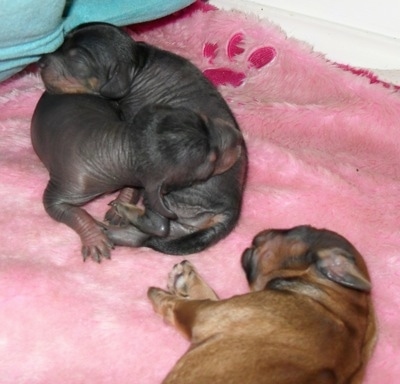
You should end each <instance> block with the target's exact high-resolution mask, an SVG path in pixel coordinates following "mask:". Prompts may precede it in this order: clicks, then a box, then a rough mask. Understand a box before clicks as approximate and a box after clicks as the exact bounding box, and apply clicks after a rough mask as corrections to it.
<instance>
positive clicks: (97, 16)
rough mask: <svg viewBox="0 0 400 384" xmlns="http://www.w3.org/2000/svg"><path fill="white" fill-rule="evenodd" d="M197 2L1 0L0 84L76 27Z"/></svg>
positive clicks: (121, 21)
mask: <svg viewBox="0 0 400 384" xmlns="http://www.w3.org/2000/svg"><path fill="white" fill-rule="evenodd" d="M193 2H194V0H0V81H1V80H4V79H6V78H7V77H9V76H11V75H13V74H14V73H16V72H18V71H20V70H21V69H23V68H24V67H25V66H26V65H28V64H30V63H33V62H35V61H37V60H38V58H39V57H40V56H41V55H42V54H44V53H48V52H52V51H54V50H55V49H56V48H58V46H59V45H61V43H62V41H63V38H64V34H65V33H67V32H68V31H70V30H71V29H72V28H74V27H76V26H77V25H79V24H81V23H85V22H90V21H104V22H109V23H112V24H115V25H118V26H123V25H129V24H134V23H139V22H144V21H149V20H154V19H157V18H160V17H163V16H166V15H169V14H171V13H173V12H175V11H177V10H179V9H182V8H184V7H186V6H187V5H189V4H191V3H193Z"/></svg>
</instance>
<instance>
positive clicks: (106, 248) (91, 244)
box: [43, 183, 114, 263]
mask: <svg viewBox="0 0 400 384" xmlns="http://www.w3.org/2000/svg"><path fill="white" fill-rule="evenodd" d="M43 203H44V207H45V209H46V212H47V213H48V214H49V216H50V217H52V218H53V219H54V220H56V221H59V222H61V223H64V224H66V225H68V226H69V227H70V228H72V229H73V230H74V231H75V232H76V233H77V234H78V235H79V236H80V238H81V242H82V256H83V260H84V261H86V259H87V258H89V257H90V258H91V259H93V260H94V261H97V262H98V263H100V262H101V260H102V258H106V259H110V258H111V252H110V250H111V249H112V248H113V247H114V245H113V243H112V241H111V240H110V239H109V238H108V237H107V236H106V235H105V233H104V232H103V230H102V228H101V227H100V226H99V225H98V224H97V222H96V220H94V218H93V217H92V216H90V215H89V214H88V213H87V212H86V211H85V210H83V209H82V208H80V207H78V206H75V205H72V204H69V203H67V202H65V201H63V200H62V199H61V198H58V197H57V194H55V193H54V191H53V189H52V186H51V184H50V183H49V185H48V186H47V188H46V190H45V192H44V195H43Z"/></svg>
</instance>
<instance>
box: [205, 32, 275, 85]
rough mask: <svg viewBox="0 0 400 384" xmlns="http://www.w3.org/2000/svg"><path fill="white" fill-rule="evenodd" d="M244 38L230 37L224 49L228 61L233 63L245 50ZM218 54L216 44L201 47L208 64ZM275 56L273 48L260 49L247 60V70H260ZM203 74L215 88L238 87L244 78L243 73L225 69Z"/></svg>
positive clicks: (206, 71)
mask: <svg viewBox="0 0 400 384" xmlns="http://www.w3.org/2000/svg"><path fill="white" fill-rule="evenodd" d="M243 40H244V36H243V34H242V33H236V34H235V35H233V36H232V37H231V39H230V40H229V42H228V45H227V47H226V54H227V56H228V58H229V60H230V61H234V60H235V58H236V57H237V56H239V55H242V54H243V53H244V51H245V49H244V48H243V46H242V42H243ZM217 54H218V44H213V43H205V44H204V47H203V55H204V57H206V58H208V62H209V63H210V64H212V63H213V61H214V59H215V58H216V57H217ZM275 56H276V51H275V49H274V48H273V47H261V48H258V49H256V50H255V51H253V52H252V53H251V54H250V55H249V57H248V58H247V66H248V68H255V69H260V68H262V67H264V66H265V65H267V64H268V63H270V62H271V61H272V60H273V59H274V58H275ZM203 74H204V75H205V76H206V77H207V78H208V79H209V80H210V81H211V82H212V83H213V84H214V85H216V86H218V85H232V86H233V87H238V86H240V85H241V84H242V83H243V81H244V80H245V78H246V74H245V73H244V72H238V71H234V70H233V69H230V68H227V67H220V68H209V69H206V70H204V71H203Z"/></svg>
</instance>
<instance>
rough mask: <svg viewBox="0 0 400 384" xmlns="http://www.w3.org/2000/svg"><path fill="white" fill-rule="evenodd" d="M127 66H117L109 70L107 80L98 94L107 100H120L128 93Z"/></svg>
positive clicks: (128, 78)
mask: <svg viewBox="0 0 400 384" xmlns="http://www.w3.org/2000/svg"><path fill="white" fill-rule="evenodd" d="M129 67H130V66H129V65H128V64H118V65H117V66H115V67H114V68H112V69H111V70H110V73H109V76H108V80H107V81H106V82H105V83H104V84H103V86H102V87H101V88H100V90H99V93H100V95H101V96H103V97H106V98H107V99H120V98H122V97H124V96H125V95H126V94H127V93H128V92H129V87H130V84H131V77H130V71H129Z"/></svg>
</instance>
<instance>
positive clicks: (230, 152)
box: [40, 23, 247, 255]
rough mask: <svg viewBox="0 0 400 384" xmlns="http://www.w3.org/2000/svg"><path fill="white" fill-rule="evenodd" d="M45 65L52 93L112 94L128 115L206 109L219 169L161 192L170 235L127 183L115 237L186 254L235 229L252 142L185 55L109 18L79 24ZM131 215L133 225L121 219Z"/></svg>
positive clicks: (115, 212) (113, 220) (115, 208)
mask: <svg viewBox="0 0 400 384" xmlns="http://www.w3.org/2000/svg"><path fill="white" fill-rule="evenodd" d="M40 66H41V75H42V78H43V82H44V84H45V86H46V89H47V91H48V92H50V93H74V94H76V93H89V94H94V95H98V96H101V97H102V98H105V99H111V100H113V101H115V102H116V103H117V105H118V108H119V111H120V112H121V116H122V117H123V119H124V120H126V121H131V119H132V118H134V116H136V115H137V113H138V111H140V110H141V109H142V108H143V106H153V105H160V106H163V107H166V108H171V109H173V110H175V111H176V112H177V113H182V112H183V111H189V113H191V114H195V115H196V116H200V117H201V119H202V120H203V121H204V123H205V126H206V128H207V130H208V132H209V137H210V143H211V147H212V148H213V150H214V151H215V154H216V157H215V161H214V163H213V173H212V175H211V177H209V178H208V179H207V180H204V181H202V182H199V183H194V184H193V185H188V186H186V187H185V188H180V189H179V190H178V189H173V190H172V189H168V190H166V191H165V192H166V193H165V194H163V199H162V200H160V199H158V202H161V203H162V204H159V207H161V208H164V210H163V212H161V209H159V210H158V212H159V213H161V214H162V215H163V216H164V217H166V218H168V219H171V220H170V221H169V222H168V223H167V226H166V227H163V230H162V232H163V235H162V236H160V235H155V236H153V234H156V233H159V232H160V226H159V223H158V220H157V219H156V220H155V224H153V221H152V220H147V219H146V220H144V222H143V219H142V216H143V212H142V211H141V210H140V209H138V207H137V206H136V203H137V195H136V193H135V192H134V190H133V189H132V188H131V187H129V186H127V187H126V188H124V189H122V191H121V193H120V195H119V197H118V198H117V199H116V201H114V202H113V204H112V208H111V209H110V211H109V212H108V213H107V215H106V219H107V220H108V221H109V223H110V224H111V225H112V226H111V227H109V228H108V230H107V235H108V237H109V239H110V240H111V241H112V242H113V243H114V244H116V245H126V246H133V247H136V246H138V244H139V245H142V246H147V247H150V248H153V249H155V250H157V251H160V252H163V253H167V254H179V255H182V254H191V253H196V252H200V251H202V250H203V249H205V248H207V247H209V246H210V245H212V244H215V243H216V242H217V241H219V240H220V239H222V238H223V237H225V236H227V235H228V234H229V233H230V232H231V231H232V229H233V228H234V227H235V225H236V223H237V221H238V218H239V214H240V209H241V202H242V195H243V187H244V183H245V178H246V169H247V153H246V148H245V143H244V140H243V136H242V134H241V132H240V129H239V126H238V124H237V122H236V120H235V118H234V116H233V114H232V112H231V110H230V109H229V107H228V105H227V103H226V102H225V100H224V99H223V97H222V96H221V95H220V93H219V92H218V90H217V89H216V88H215V87H214V86H213V85H212V84H211V83H210V82H209V81H208V80H207V79H206V78H205V77H204V76H203V74H202V73H201V71H200V70H199V69H198V68H196V67H195V66H194V65H193V64H192V63H190V62H189V61H188V60H186V59H185V58H183V57H180V56H178V55H175V54H173V53H171V52H168V51H165V50H162V49H159V48H157V47H154V46H152V45H149V44H146V43H143V42H137V41H134V40H133V39H132V38H131V37H130V36H129V35H128V34H127V33H126V32H124V31H123V30H121V29H119V28H117V27H115V26H113V25H110V24H105V23H89V24H84V25H82V26H79V27H77V28H76V29H74V30H73V31H71V32H70V33H68V34H67V36H66V38H65V41H64V43H63V44H62V46H61V47H60V48H59V49H57V51H55V52H53V53H51V54H48V55H45V56H44V57H43V58H42V59H41V61H40ZM189 163H190V161H189V162H188V166H189ZM155 195H156V194H152V196H155ZM154 201H157V200H156V199H155V200H154ZM128 222H129V223H130V225H121V224H126V223H128ZM164 229H165V230H164ZM143 231H144V232H145V233H146V234H147V235H148V236H147V237H144V236H143Z"/></svg>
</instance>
